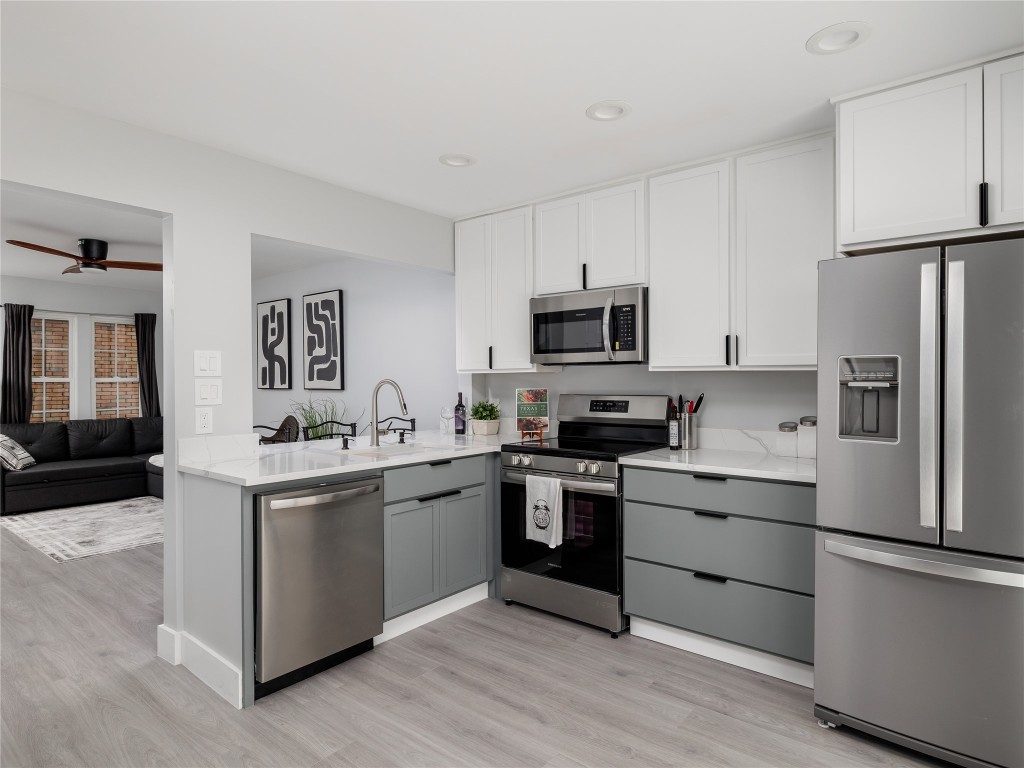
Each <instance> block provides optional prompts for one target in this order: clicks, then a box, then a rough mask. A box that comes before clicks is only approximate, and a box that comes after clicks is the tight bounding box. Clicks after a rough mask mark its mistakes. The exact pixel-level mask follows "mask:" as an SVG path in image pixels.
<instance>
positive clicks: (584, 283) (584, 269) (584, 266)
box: [583, 264, 587, 291]
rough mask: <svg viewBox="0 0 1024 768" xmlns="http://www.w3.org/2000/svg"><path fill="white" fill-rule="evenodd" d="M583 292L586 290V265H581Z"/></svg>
mask: <svg viewBox="0 0 1024 768" xmlns="http://www.w3.org/2000/svg"><path fill="white" fill-rule="evenodd" d="M583 290H584V291H585V290H587V265H586V264H584V265H583Z"/></svg>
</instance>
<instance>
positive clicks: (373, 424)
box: [370, 379, 409, 447]
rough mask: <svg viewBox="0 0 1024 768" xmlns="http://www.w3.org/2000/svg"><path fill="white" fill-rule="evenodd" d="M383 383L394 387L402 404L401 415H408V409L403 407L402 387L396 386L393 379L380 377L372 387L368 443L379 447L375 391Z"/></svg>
mask: <svg viewBox="0 0 1024 768" xmlns="http://www.w3.org/2000/svg"><path fill="white" fill-rule="evenodd" d="M385 384H390V385H391V386H392V387H394V388H395V393H396V394H397V395H398V404H399V405H400V406H402V415H403V416H408V415H409V409H408V408H406V407H405V395H403V394H402V388H401V387H400V386H398V383H397V382H396V381H395V380H394V379H381V380H380V381H378V382H377V386H376V387H374V388H373V398H372V400H373V402H372V403H371V405H370V445H371V446H373V447H380V435H379V434H378V432H377V393H378V392H380V388H381V387H383V386H384V385H385Z"/></svg>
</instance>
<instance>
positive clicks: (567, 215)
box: [534, 195, 586, 296]
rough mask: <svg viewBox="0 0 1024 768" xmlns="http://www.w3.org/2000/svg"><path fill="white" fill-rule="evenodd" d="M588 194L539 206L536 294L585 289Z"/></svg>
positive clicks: (535, 276)
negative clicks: (586, 203)
mask: <svg viewBox="0 0 1024 768" xmlns="http://www.w3.org/2000/svg"><path fill="white" fill-rule="evenodd" d="M584 208H585V196H583V195H580V196H579V197H572V198H568V199H565V200H554V201H552V202H550V203H542V204H540V205H538V206H537V208H536V213H537V222H536V227H537V241H536V248H535V251H534V256H535V259H534V264H535V268H534V294H535V295H537V296H540V295H542V294H545V293H561V292H563V291H578V290H580V289H581V288H583V271H582V264H583V262H584V257H583V251H584V248H585V247H586V234H585V229H584V218H585V213H584Z"/></svg>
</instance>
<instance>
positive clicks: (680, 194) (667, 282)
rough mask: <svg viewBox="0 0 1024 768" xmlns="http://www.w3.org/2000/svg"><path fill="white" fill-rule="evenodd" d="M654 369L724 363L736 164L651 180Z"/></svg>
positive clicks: (650, 295) (652, 348)
mask: <svg viewBox="0 0 1024 768" xmlns="http://www.w3.org/2000/svg"><path fill="white" fill-rule="evenodd" d="M650 227H651V231H650V238H651V240H650V277H651V282H650V288H649V290H648V296H649V302H648V307H649V308H648V313H649V317H650V322H649V333H650V336H649V350H650V366H651V368H675V367H705V366H716V365H724V364H725V337H726V335H727V334H728V333H729V161H728V160H724V161H722V162H719V163H714V164H712V165H705V166H701V167H699V168H692V169H689V170H685V171H679V172H677V173H671V174H668V175H666V176H658V177H656V178H653V179H651V181H650Z"/></svg>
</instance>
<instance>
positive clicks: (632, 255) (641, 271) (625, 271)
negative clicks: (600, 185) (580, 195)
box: [585, 181, 647, 288]
mask: <svg viewBox="0 0 1024 768" xmlns="http://www.w3.org/2000/svg"><path fill="white" fill-rule="evenodd" d="M586 223H587V229H586V234H587V243H586V254H587V255H586V258H585V262H586V264H587V288H612V287H615V286H619V285H632V284H636V283H643V282H645V278H646V274H647V270H646V268H645V250H644V183H643V182H642V181H637V182H633V183H631V184H624V185H621V186H618V187H612V188H610V189H603V190H600V191H598V192H591V193H589V194H588V195H587V196H586Z"/></svg>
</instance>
